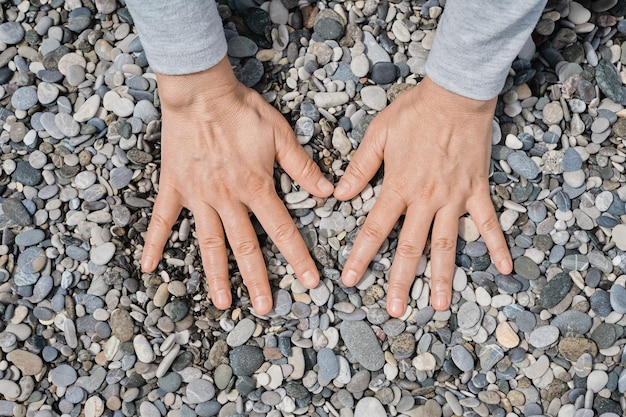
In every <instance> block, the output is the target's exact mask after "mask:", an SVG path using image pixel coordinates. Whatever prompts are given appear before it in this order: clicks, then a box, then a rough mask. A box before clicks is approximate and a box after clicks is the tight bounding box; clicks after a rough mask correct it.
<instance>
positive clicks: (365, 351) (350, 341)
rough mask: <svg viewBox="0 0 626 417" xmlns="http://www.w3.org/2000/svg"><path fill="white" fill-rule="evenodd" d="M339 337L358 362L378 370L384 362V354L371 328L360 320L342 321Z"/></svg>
mask: <svg viewBox="0 0 626 417" xmlns="http://www.w3.org/2000/svg"><path fill="white" fill-rule="evenodd" d="M340 332H341V338H342V339H343V341H344V343H345V345H346V347H347V348H348V350H349V351H350V353H351V354H352V356H353V357H354V359H355V360H357V361H358V362H359V364H360V365H361V366H362V367H363V368H365V369H367V370H369V371H378V370H379V369H381V368H382V367H383V365H384V364H385V356H384V354H383V351H382V349H381V348H380V345H379V343H378V339H377V338H376V335H375V334H374V332H373V330H372V328H371V327H370V326H369V325H368V324H367V323H365V322H362V321H344V322H343V323H341V327H340Z"/></svg>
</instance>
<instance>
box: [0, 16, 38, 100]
mask: <svg viewBox="0 0 626 417" xmlns="http://www.w3.org/2000/svg"><path fill="white" fill-rule="evenodd" d="M5 24H6V23H5ZM1 26H3V25H0V27H1ZM35 104H37V89H36V88H35V87H33V86H26V87H20V88H18V89H17V90H15V92H14V93H13V95H12V96H11V105H12V106H13V107H15V109H16V110H28V109H30V108H31V107H33V106H34V105H35Z"/></svg>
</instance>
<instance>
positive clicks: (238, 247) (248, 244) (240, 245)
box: [233, 240, 259, 257]
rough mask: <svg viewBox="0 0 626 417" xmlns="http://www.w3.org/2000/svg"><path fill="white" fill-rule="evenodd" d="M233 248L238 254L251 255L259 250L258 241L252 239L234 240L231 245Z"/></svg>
mask: <svg viewBox="0 0 626 417" xmlns="http://www.w3.org/2000/svg"><path fill="white" fill-rule="evenodd" d="M233 250H234V251H235V253H236V254H238V255H239V256H243V257H248V256H252V255H254V254H255V253H257V252H258V251H259V242H256V241H253V240H241V241H238V242H235V244H234V245H233Z"/></svg>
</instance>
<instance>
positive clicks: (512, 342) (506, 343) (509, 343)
mask: <svg viewBox="0 0 626 417" xmlns="http://www.w3.org/2000/svg"><path fill="white" fill-rule="evenodd" d="M496 339H497V340H498V343H500V345H501V346H503V347H505V348H508V349H512V348H514V347H516V346H517V345H518V344H519V342H520V339H519V336H518V335H517V333H515V331H514V330H513V329H512V328H511V325H510V324H509V323H508V322H506V321H503V322H502V323H500V324H498V327H496ZM455 363H456V362H455ZM457 366H458V365H457ZM459 369H460V368H459Z"/></svg>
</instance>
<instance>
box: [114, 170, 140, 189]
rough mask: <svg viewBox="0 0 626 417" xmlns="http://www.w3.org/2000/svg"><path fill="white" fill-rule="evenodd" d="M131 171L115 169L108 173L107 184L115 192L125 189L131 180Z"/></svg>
mask: <svg viewBox="0 0 626 417" xmlns="http://www.w3.org/2000/svg"><path fill="white" fill-rule="evenodd" d="M133 174H134V172H133V170H131V169H129V168H126V167H115V168H113V169H112V170H111V172H110V173H109V184H111V187H112V188H114V189H116V190H121V189H123V188H126V187H127V186H128V184H130V181H131V180H132V178H133Z"/></svg>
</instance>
